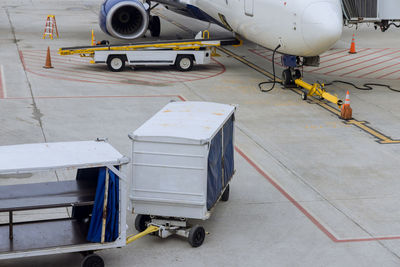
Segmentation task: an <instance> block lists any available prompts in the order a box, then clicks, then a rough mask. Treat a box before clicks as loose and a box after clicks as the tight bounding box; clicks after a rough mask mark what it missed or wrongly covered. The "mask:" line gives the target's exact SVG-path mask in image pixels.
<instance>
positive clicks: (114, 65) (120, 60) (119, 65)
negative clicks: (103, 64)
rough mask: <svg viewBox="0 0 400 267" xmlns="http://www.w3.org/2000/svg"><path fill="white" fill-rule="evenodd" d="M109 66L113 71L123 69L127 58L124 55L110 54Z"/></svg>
mask: <svg viewBox="0 0 400 267" xmlns="http://www.w3.org/2000/svg"><path fill="white" fill-rule="evenodd" d="M107 67H108V69H109V70H111V71H115V72H117V71H122V70H123V69H124V68H125V58H124V57H123V56H109V57H108V59H107Z"/></svg>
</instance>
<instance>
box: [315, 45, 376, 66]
mask: <svg viewBox="0 0 400 267" xmlns="http://www.w3.org/2000/svg"><path fill="white" fill-rule="evenodd" d="M369 49H370V48H366V49H363V50H360V51H358V53H362V52H364V51H367V50H369ZM349 56H352V54H349V53H346V54H344V55H341V56H338V57H334V58H331V59H328V60H323V61H321V63H327V62H330V61H333V60H335V59H339V58H344V57H349ZM364 56H367V55H364Z"/></svg>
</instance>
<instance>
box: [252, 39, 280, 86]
mask: <svg viewBox="0 0 400 267" xmlns="http://www.w3.org/2000/svg"><path fill="white" fill-rule="evenodd" d="M280 47H281V45H280V44H279V45H278V46H277V47H276V48H275V49H274V52H273V53H272V74H273V75H274V80H273V81H266V82H261V83H259V84H258V88H260V91H261V92H263V93H266V92H270V91H272V89H274V87H275V83H276V77H275V53H276V51H277V50H278V49H279V48H280ZM268 83H272V87H271V88H269V89H262V85H263V84H268Z"/></svg>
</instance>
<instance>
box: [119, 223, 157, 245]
mask: <svg viewBox="0 0 400 267" xmlns="http://www.w3.org/2000/svg"><path fill="white" fill-rule="evenodd" d="M158 230H160V227H157V226H154V225H150V226H149V227H147V229H146V230H144V231H143V232H140V233H139V234H137V235H130V236H128V238H127V239H126V244H130V243H132V242H133V241H135V240H138V239H139V238H141V237H143V236H145V235H148V234H151V233H154V232H157V231H158Z"/></svg>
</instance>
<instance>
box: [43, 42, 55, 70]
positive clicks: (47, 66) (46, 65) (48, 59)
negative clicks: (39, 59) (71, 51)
mask: <svg viewBox="0 0 400 267" xmlns="http://www.w3.org/2000/svg"><path fill="white" fill-rule="evenodd" d="M43 68H45V69H51V68H53V66H52V65H51V57H50V47H49V46H48V47H47V56H46V64H45V65H44V66H43Z"/></svg>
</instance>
